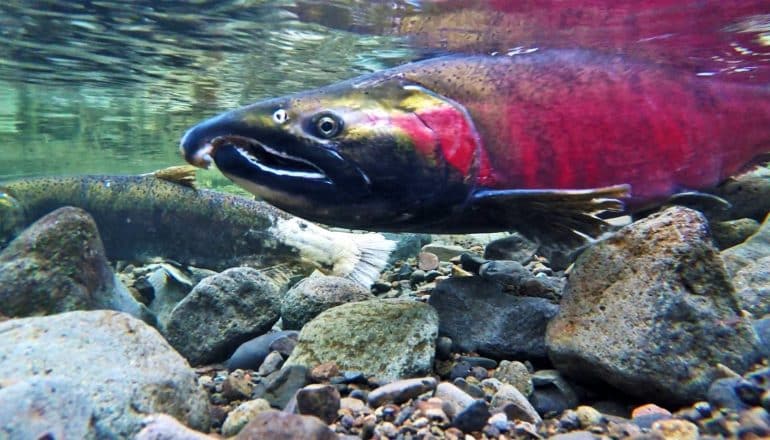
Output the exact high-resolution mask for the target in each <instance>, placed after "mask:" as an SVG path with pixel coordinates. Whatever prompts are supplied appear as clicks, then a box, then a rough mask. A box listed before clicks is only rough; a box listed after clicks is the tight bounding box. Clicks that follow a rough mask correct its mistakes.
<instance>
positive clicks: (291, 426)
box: [235, 410, 337, 440]
mask: <svg viewBox="0 0 770 440" xmlns="http://www.w3.org/2000/svg"><path fill="white" fill-rule="evenodd" d="M264 439H276V440H280V439H286V440H289V439H314V440H337V434H335V433H334V431H332V430H331V429H329V428H328V427H327V426H326V424H324V423H323V422H322V421H321V420H319V419H318V418H316V417H312V416H303V415H299V414H290V413H286V412H282V411H275V410H268V411H262V412H260V413H259V414H257V415H256V416H255V417H254V419H252V420H251V421H250V422H249V423H248V424H247V425H246V426H245V427H244V428H243V429H242V430H241V432H239V433H238V435H237V436H236V437H235V440H264Z"/></svg>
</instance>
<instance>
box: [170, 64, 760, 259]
mask: <svg viewBox="0 0 770 440" xmlns="http://www.w3.org/2000/svg"><path fill="white" fill-rule="evenodd" d="M181 148H182V151H183V154H184V155H185V157H186V158H187V160H188V161H190V162H192V163H195V164H198V165H204V166H205V165H208V163H210V162H211V161H213V162H216V164H217V167H218V168H219V169H220V170H221V171H222V172H223V173H225V175H227V176H228V177H230V178H231V179H233V180H234V181H235V182H236V183H238V184H239V185H241V186H243V187H244V188H246V189H248V190H249V191H251V192H253V193H255V194H257V195H258V196H260V197H263V198H264V199H265V200H267V201H268V202H270V203H273V204H275V205H276V206H278V207H279V208H282V209H285V210H287V211H289V212H291V213H293V214H295V215H298V216H301V217H305V218H309V219H311V220H315V221H319V222H322V223H327V224H332V225H337V226H343V227H350V228H356V229H369V230H383V231H387V230H390V231H424V232H436V233H442V232H479V231H494V230H507V229H517V230H520V231H522V232H525V233H529V234H530V235H531V236H534V237H536V238H541V239H545V240H555V241H558V242H573V244H574V242H575V241H576V240H578V239H582V238H585V237H586V236H597V235H599V234H600V233H601V232H602V231H603V230H604V228H603V226H605V224H604V223H603V222H602V221H601V220H600V219H599V218H597V217H596V215H595V214H596V213H598V212H601V211H608V210H609V211H617V210H619V209H620V208H621V205H620V204H619V202H618V201H617V200H615V199H618V198H620V199H622V200H623V201H624V202H625V203H626V206H627V207H629V208H631V209H632V210H634V209H642V208H645V207H647V206H649V205H653V204H656V203H660V202H662V201H664V200H666V199H667V198H669V197H670V196H672V195H673V194H676V193H679V192H683V191H693V190H702V189H707V188H711V187H713V186H715V185H716V184H718V183H719V182H720V181H722V180H724V179H725V178H727V177H728V176H730V175H733V174H735V173H737V172H739V171H740V170H741V169H742V168H744V167H747V166H748V165H749V164H751V163H752V161H754V160H755V159H756V158H757V157H758V156H760V155H761V154H763V153H765V152H767V151H768V150H770V89H768V88H767V87H764V86H757V85H748V84H739V83H737V82H729V81H720V80H719V79H717V78H713V77H701V76H697V75H694V74H692V73H691V72H688V71H683V70H677V69H674V68H671V67H668V66H661V65H658V64H654V63H648V62H642V61H637V60H634V59H630V58H626V57H621V56H612V55H604V54H599V53H596V52H591V51H584V50H547V51H536V52H534V53H529V54H522V55H516V56H450V57H443V58H436V59H431V60H427V61H422V62H418V63H412V64H407V65H404V66H401V67H397V68H394V69H390V70H385V71H382V72H378V73H374V74H371V75H365V76H362V77H359V78H354V79H352V80H349V81H345V82H342V83H339V84H335V85H331V86H328V87H324V88H321V89H318V90H311V91H308V92H303V93H299V94H296V95H291V96H287V97H282V98H275V99H271V100H267V101H263V102H259V103H256V104H252V105H250V106H246V107H243V108H241V109H236V110H233V111H230V112H227V113H224V114H222V115H220V116H217V117H215V118H212V119H210V120H207V121H204V122H202V123H201V124H199V125H197V126H195V127H193V128H192V129H190V130H189V131H188V132H187V134H186V135H185V137H184V138H183V139H182V144H181Z"/></svg>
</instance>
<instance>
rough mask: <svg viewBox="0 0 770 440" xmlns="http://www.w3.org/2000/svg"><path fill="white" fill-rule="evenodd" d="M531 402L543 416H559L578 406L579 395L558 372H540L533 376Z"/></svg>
mask: <svg viewBox="0 0 770 440" xmlns="http://www.w3.org/2000/svg"><path fill="white" fill-rule="evenodd" d="M532 386H533V391H532V395H531V396H530V402H531V403H532V406H534V407H535V409H536V410H537V412H538V413H539V414H542V415H543V416H547V415H552V414H559V413H561V412H562V411H564V410H566V409H568V408H574V407H576V406H577V404H578V402H579V399H578V395H577V393H576V392H575V390H574V389H573V388H572V386H571V385H570V384H569V382H567V381H566V380H565V379H564V378H563V377H562V376H561V374H560V373H559V372H558V371H556V370H538V371H536V372H535V373H534V374H533V375H532Z"/></svg>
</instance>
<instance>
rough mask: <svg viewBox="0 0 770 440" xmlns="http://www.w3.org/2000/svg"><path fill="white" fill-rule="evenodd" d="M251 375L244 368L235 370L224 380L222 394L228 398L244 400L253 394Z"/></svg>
mask: <svg viewBox="0 0 770 440" xmlns="http://www.w3.org/2000/svg"><path fill="white" fill-rule="evenodd" d="M252 388H253V387H252V385H251V376H250V375H249V374H247V373H246V372H244V371H243V370H235V371H233V372H232V373H230V374H228V375H227V378H226V379H225V381H224V382H222V396H223V397H224V398H226V399H228V400H243V399H248V398H249V397H250V396H251V391H252Z"/></svg>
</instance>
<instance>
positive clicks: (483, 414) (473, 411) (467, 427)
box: [452, 399, 491, 433]
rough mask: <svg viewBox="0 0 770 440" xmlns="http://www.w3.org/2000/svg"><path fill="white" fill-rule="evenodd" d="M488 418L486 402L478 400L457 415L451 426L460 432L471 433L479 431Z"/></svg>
mask: <svg viewBox="0 0 770 440" xmlns="http://www.w3.org/2000/svg"><path fill="white" fill-rule="evenodd" d="M490 416H491V414H490V413H489V405H487V402H486V401H484V400H481V399H479V400H476V401H474V402H473V403H471V404H470V405H468V407H467V408H465V409H464V410H462V411H461V412H460V413H459V414H457V416H456V417H455V418H454V420H453V421H452V425H454V426H455V427H456V428H458V429H460V430H461V431H462V432H465V433H471V432H474V431H479V430H481V429H482V428H483V427H484V425H486V424H487V420H488V419H489V417H490Z"/></svg>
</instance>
